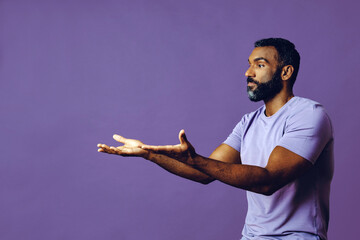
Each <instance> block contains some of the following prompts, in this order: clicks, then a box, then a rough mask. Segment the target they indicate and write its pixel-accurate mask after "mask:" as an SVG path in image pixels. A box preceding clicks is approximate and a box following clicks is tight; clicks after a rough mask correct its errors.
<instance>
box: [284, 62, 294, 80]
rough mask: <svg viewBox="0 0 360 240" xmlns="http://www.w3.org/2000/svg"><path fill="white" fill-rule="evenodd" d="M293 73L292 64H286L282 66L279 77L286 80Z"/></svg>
mask: <svg viewBox="0 0 360 240" xmlns="http://www.w3.org/2000/svg"><path fill="white" fill-rule="evenodd" d="M293 73H294V67H293V66H292V65H286V66H284V67H283V68H282V71H281V79H282V80H284V81H287V80H289V79H290V78H291V76H292V74H293Z"/></svg>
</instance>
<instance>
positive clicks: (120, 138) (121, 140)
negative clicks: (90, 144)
mask: <svg viewBox="0 0 360 240" xmlns="http://www.w3.org/2000/svg"><path fill="white" fill-rule="evenodd" d="M113 138H114V140H116V141H118V142H121V143H124V144H125V142H126V141H127V139H126V138H124V137H123V136H120V135H117V134H114V135H113Z"/></svg>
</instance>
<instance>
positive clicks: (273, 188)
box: [256, 185, 279, 196]
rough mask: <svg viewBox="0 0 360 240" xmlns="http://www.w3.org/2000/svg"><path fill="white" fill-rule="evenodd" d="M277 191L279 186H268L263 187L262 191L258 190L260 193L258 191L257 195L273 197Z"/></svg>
mask: <svg viewBox="0 0 360 240" xmlns="http://www.w3.org/2000/svg"><path fill="white" fill-rule="evenodd" d="M277 190H279V187H278V186H270V185H267V186H263V187H261V188H260V189H258V191H256V192H257V193H260V194H262V195H265V196H271V195H273V194H274V193H275V192H276V191H277Z"/></svg>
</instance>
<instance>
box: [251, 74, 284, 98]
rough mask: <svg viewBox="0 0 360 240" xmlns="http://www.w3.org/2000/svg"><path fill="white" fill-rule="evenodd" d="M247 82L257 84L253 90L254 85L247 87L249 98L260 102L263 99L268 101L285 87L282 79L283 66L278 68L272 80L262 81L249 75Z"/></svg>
mask: <svg viewBox="0 0 360 240" xmlns="http://www.w3.org/2000/svg"><path fill="white" fill-rule="evenodd" d="M247 82H248V83H249V82H252V83H255V84H256V85H257V86H256V88H255V90H251V88H252V87H249V86H248V87H247V93H248V96H249V99H250V100H251V101H253V102H258V101H261V100H264V101H267V100H270V99H272V98H273V97H275V96H276V94H278V93H279V92H280V91H281V89H282V88H283V85H282V79H281V68H278V69H277V70H276V72H275V73H274V75H273V76H272V78H271V80H270V81H268V82H265V83H260V82H258V81H255V80H254V79H253V78H251V77H248V78H247Z"/></svg>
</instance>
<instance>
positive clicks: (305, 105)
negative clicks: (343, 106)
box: [288, 97, 327, 116]
mask: <svg viewBox="0 0 360 240" xmlns="http://www.w3.org/2000/svg"><path fill="white" fill-rule="evenodd" d="M288 109H289V114H290V115H302V114H305V115H304V116H306V115H307V114H309V115H313V114H314V115H326V116H327V113H326V110H325V108H324V106H323V105H322V104H321V103H319V102H317V101H314V100H311V99H308V98H303V97H294V98H293V101H291V102H290V104H289V107H288Z"/></svg>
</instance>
